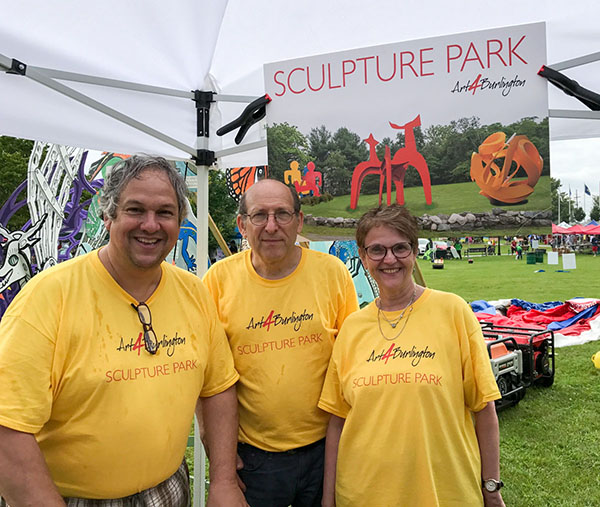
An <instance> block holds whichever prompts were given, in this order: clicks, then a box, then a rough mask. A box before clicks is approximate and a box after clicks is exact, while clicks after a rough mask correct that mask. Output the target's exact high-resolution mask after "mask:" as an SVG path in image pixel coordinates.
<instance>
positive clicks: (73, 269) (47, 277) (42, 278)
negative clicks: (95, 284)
mask: <svg viewBox="0 0 600 507" xmlns="http://www.w3.org/2000/svg"><path fill="white" fill-rule="evenodd" d="M93 256H97V252H96V251H94V252H90V253H87V254H84V255H80V256H78V257H75V258H73V259H69V260H67V261H64V262H61V263H60V264H56V265H55V266H52V267H51V268H48V269H45V270H44V271H41V272H39V273H38V274H36V275H35V276H34V277H33V278H32V279H31V280H30V281H29V282H27V284H26V285H25V287H30V289H29V290H32V289H34V288H36V287H40V286H43V287H44V288H47V287H49V286H59V285H61V284H63V283H64V282H65V281H67V280H69V279H71V278H77V277H80V276H81V275H82V274H84V273H85V272H86V271H93V269H94V267H93V265H94V257H93Z"/></svg>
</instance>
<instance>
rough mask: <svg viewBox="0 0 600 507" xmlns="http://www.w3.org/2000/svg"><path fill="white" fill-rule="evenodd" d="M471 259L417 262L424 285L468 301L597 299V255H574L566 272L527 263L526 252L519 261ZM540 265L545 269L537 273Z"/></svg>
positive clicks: (599, 278)
mask: <svg viewBox="0 0 600 507" xmlns="http://www.w3.org/2000/svg"><path fill="white" fill-rule="evenodd" d="M503 251H506V247H504V248H503ZM464 255H465V249H463V256H464ZM472 259H473V264H469V263H468V262H467V260H466V259H463V260H446V261H445V262H444V268H443V269H433V268H432V267H431V266H432V265H431V262H429V261H426V260H422V259H419V261H418V262H419V267H420V268H421V272H422V273H423V277H424V278H425V282H426V283H427V286H429V287H432V288H435V289H439V290H444V291H448V292H454V293H456V294H458V295H460V296H462V297H463V298H464V299H465V300H467V301H474V300H476V299H486V300H497V299H511V298H518V299H524V300H526V301H532V302H535V303H544V302H546V301H565V300H566V299H570V298H573V297H594V298H599V299H600V257H593V256H592V255H577V257H576V259H577V269H574V270H571V271H570V272H568V273H559V272H557V271H556V270H558V269H562V264H559V265H555V266H551V265H548V264H546V263H545V262H544V263H543V264H539V263H538V264H527V262H526V260H525V256H523V259H522V260H520V261H516V260H515V259H514V257H513V256H511V255H501V256H497V255H491V256H487V257H485V256H482V257H472ZM546 260H547V256H546V255H545V256H544V261H546ZM559 262H561V261H560V260H559ZM540 269H543V270H544V272H543V273H536V271H538V270H540Z"/></svg>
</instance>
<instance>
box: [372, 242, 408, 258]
mask: <svg viewBox="0 0 600 507" xmlns="http://www.w3.org/2000/svg"><path fill="white" fill-rule="evenodd" d="M388 250H391V252H392V254H393V255H394V257H396V259H404V258H406V257H408V256H409V255H410V254H411V252H412V245H411V244H410V243H408V242H407V241H401V242H400V243H396V244H395V245H392V246H391V247H387V246H383V245H379V244H375V245H369V246H366V247H365V252H366V253H367V257H369V259H371V260H372V261H380V260H383V259H384V258H385V256H386V255H387V253H388Z"/></svg>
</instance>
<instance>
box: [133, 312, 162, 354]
mask: <svg viewBox="0 0 600 507" xmlns="http://www.w3.org/2000/svg"><path fill="white" fill-rule="evenodd" d="M131 306H132V307H133V309H134V310H135V311H136V312H137V314H138V318H139V319H140V322H141V323H142V327H143V328H144V346H145V347H146V350H147V351H148V352H149V353H150V354H152V355H154V354H156V353H157V352H158V340H157V339H156V333H155V332H154V329H152V314H151V313H150V308H148V305H147V304H146V303H140V304H139V305H137V306H135V305H134V304H133V303H131Z"/></svg>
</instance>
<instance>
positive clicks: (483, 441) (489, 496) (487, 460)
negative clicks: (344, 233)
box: [475, 401, 504, 507]
mask: <svg viewBox="0 0 600 507" xmlns="http://www.w3.org/2000/svg"><path fill="white" fill-rule="evenodd" d="M475 433H476V434H477V443H478V444H479V453H480V454H481V477H482V478H483V479H496V480H500V430H499V428H498V416H497V415H496V407H495V406H494V402H493V401H490V402H488V404H487V405H486V406H485V407H484V409H483V410H481V411H479V412H476V413H475ZM483 499H484V501H485V505H486V507H492V506H494V507H495V506H499V507H503V506H504V501H503V500H502V495H501V494H500V491H495V492H494V493H490V492H488V491H487V490H485V489H483Z"/></svg>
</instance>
